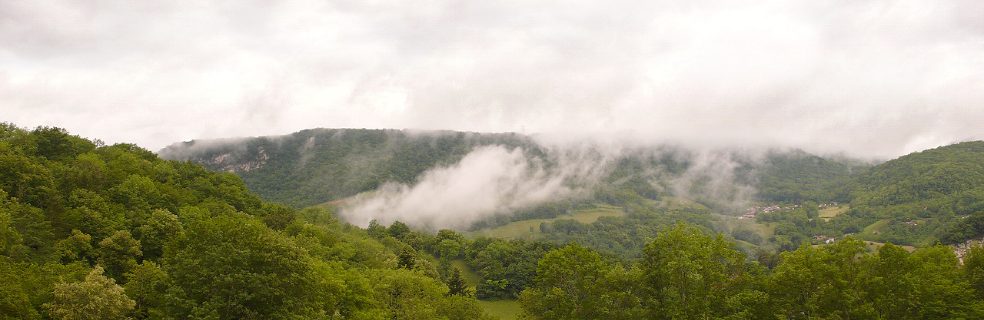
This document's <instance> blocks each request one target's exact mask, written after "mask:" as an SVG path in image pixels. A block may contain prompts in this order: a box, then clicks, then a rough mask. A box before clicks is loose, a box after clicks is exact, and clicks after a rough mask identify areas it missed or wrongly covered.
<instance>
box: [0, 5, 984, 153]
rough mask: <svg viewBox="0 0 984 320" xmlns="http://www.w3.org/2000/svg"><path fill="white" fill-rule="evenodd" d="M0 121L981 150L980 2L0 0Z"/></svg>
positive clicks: (127, 138) (114, 131) (90, 129)
mask: <svg viewBox="0 0 984 320" xmlns="http://www.w3.org/2000/svg"><path fill="white" fill-rule="evenodd" d="M0 121H7V122H12V123H14V124H16V125H19V126H21V127H34V126H38V125H46V126H58V127H63V128H66V129H68V130H69V131H70V132H72V133H73V134H78V135H81V136H84V137H89V138H99V139H102V140H104V141H106V142H107V143H116V142H132V143H136V144H138V145H140V146H142V147H144V148H147V149H150V150H152V151H156V150H158V149H160V148H162V147H164V146H166V145H169V144H171V143H173V142H177V141H185V140H191V139H200V138H221V137H237V136H259V135H271V134H286V133H290V132H294V131H298V130H302V129H307V128H316V127H332V128H338V127H343V128H397V129H402V128H414V129H450V130H462V131H479V132H509V131H514V132H525V133H550V134H554V135H555V136H564V137H570V138H576V139H580V138H583V137H584V136H586V135H602V136H611V135H618V136H624V137H632V138H634V139H644V140H645V141H652V142H666V141H669V142H678V143H685V144H699V145H711V146H780V147H799V148H803V149H805V150H807V151H811V152H816V153H836V152H844V153H846V154H847V155H852V156H861V157H881V158H891V157H896V156H899V155H902V154H905V153H909V152H912V151H918V150H923V149H926V148H932V147H935V146H939V145H945V144H949V143H952V142H958V141H964V140H971V139H975V140H976V139H981V138H984V1H980V0H971V1H939V0H932V1H898V2H895V1H857V0H850V1H751V2H740V1H694V0H686V1H631V2H619V1H529V0H522V1H435V2H429V1H416V0H415V1H404V0H399V1H214V2H209V1H46V0H40V1H0Z"/></svg>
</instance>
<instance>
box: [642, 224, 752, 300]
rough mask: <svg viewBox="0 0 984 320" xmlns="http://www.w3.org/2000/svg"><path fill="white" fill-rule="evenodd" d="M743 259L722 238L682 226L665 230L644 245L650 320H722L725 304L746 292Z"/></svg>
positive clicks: (743, 257)
mask: <svg viewBox="0 0 984 320" xmlns="http://www.w3.org/2000/svg"><path fill="white" fill-rule="evenodd" d="M744 260H745V255H744V254H743V253H741V252H739V251H737V250H735V249H734V244H733V243H730V242H728V241H727V240H725V239H724V236H722V235H720V234H718V235H717V236H715V237H709V236H705V235H704V234H703V233H702V232H701V231H700V230H698V229H696V228H694V227H689V226H686V225H684V224H682V223H680V224H677V225H676V226H675V227H670V228H667V229H664V230H663V231H662V232H660V234H659V235H658V236H657V237H656V238H655V239H653V241H652V242H649V243H648V244H646V247H645V249H644V250H643V254H642V261H640V264H639V267H640V268H641V269H642V272H643V281H644V284H645V286H646V289H645V290H646V291H647V293H648V297H649V298H650V299H651V300H650V301H648V305H649V308H650V317H653V318H665V319H696V318H712V317H723V316H725V315H727V314H731V313H734V312H735V310H728V308H727V306H728V305H729V304H728V303H727V302H728V301H727V299H728V298H729V297H731V296H733V295H735V294H738V293H740V292H742V291H743V290H744V288H742V287H741V286H740V284H742V281H740V279H741V278H743V277H744V274H743V271H744Z"/></svg>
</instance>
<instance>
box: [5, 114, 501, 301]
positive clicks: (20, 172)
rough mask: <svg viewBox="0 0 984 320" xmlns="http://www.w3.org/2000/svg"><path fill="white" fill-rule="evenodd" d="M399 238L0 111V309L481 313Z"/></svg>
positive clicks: (230, 178) (225, 177)
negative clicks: (18, 121) (4, 119)
mask: <svg viewBox="0 0 984 320" xmlns="http://www.w3.org/2000/svg"><path fill="white" fill-rule="evenodd" d="M421 239H422V241H420V242H419V243H422V244H429V243H431V242H433V241H432V239H434V238H433V237H426V236H425V237H421ZM405 247H408V245H406V244H403V243H400V242H395V241H389V242H385V243H384V242H383V241H380V240H377V239H376V238H373V237H370V236H369V235H368V234H367V233H366V231H365V230H362V229H359V228H358V227H355V226H352V225H349V224H347V223H343V222H340V221H338V220H337V219H336V218H334V217H333V216H332V215H331V214H330V213H328V212H326V211H325V210H323V209H320V208H309V209H307V210H304V211H297V210H294V209H292V208H290V207H287V206H284V205H281V204H276V203H270V202H263V201H261V200H260V199H259V198H258V197H257V196H256V195H254V194H251V193H250V192H249V191H247V189H246V187H245V185H244V184H243V182H242V180H240V179H239V178H238V177H236V176H235V175H234V174H232V173H218V172H213V171H209V170H207V169H205V168H203V167H202V166H200V165H198V164H194V163H191V162H179V161H165V160H162V159H160V158H158V157H157V156H156V155H154V154H153V153H151V152H149V151H147V150H144V149H141V148H138V147H136V146H134V145H129V144H117V145H112V146H106V145H102V144H101V143H100V142H98V141H91V140H87V139H84V138H80V137H77V136H73V135H70V134H68V133H67V132H65V131H64V130H61V129H58V128H46V127H39V128H37V129H34V130H30V131H29V130H24V129H20V128H17V127H15V126H13V125H10V124H6V123H4V124H0V279H2V280H0V319H131V318H136V319H328V318H331V319H387V318H414V319H472V318H475V319H483V318H487V316H485V315H484V312H483V311H482V309H481V307H480V306H479V305H478V303H477V301H476V300H475V298H474V296H473V295H472V294H469V292H468V291H467V290H464V289H462V288H463V287H462V286H461V284H460V283H459V284H455V285H453V287H454V288H456V289H455V290H456V291H451V289H450V288H449V286H448V285H446V284H445V281H447V277H446V276H444V275H445V274H447V273H448V272H444V273H440V274H439V273H438V272H436V271H434V268H433V266H432V265H430V264H429V263H426V261H425V260H423V259H422V257H421V256H420V255H418V254H416V253H413V254H411V255H409V256H408V258H407V259H405V260H408V261H409V264H405V265H398V264H397V263H396V260H397V259H396V253H397V252H400V250H401V248H405Z"/></svg>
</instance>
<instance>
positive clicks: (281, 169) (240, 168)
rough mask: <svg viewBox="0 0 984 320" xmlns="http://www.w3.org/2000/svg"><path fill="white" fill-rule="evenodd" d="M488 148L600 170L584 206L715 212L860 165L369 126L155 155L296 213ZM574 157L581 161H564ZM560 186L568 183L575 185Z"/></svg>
mask: <svg viewBox="0 0 984 320" xmlns="http://www.w3.org/2000/svg"><path fill="white" fill-rule="evenodd" d="M493 145H495V146H503V147H505V148H507V149H510V150H512V149H519V150H522V152H523V153H524V154H525V155H526V158H527V160H528V161H531V162H537V163H539V164H541V165H542V166H543V167H544V168H547V169H550V168H555V169H556V167H559V166H565V165H571V164H570V162H578V163H576V164H575V165H579V166H580V167H577V168H572V169H571V170H582V171H590V170H595V171H599V172H601V177H597V179H596V180H597V181H594V182H595V183H594V184H592V185H590V186H581V187H589V188H590V189H591V190H594V191H592V194H590V195H588V196H589V199H587V200H588V201H597V202H602V203H607V204H612V205H618V206H622V205H625V204H626V203H640V201H643V200H645V199H650V200H659V199H660V198H661V197H664V196H682V197H685V198H689V199H693V200H696V201H698V202H700V203H702V204H704V205H707V206H708V207H711V208H713V209H715V210H716V211H718V212H723V213H737V212H738V211H740V210H742V209H743V207H744V206H747V205H748V204H749V203H750V202H768V203H780V202H781V203H801V202H803V201H815V202H828V201H838V200H840V201H845V200H846V199H847V195H848V191H849V190H845V189H843V186H845V185H847V181H848V180H849V179H850V177H852V176H853V175H855V174H857V173H858V172H861V171H863V170H864V169H865V168H867V167H870V165H867V164H865V163H863V162H861V161H857V160H851V159H834V158H824V157H820V156H816V155H811V154H808V153H805V152H803V151H799V150H773V151H769V152H758V153H752V152H742V151H737V150H714V151H694V150H689V149H686V148H684V147H678V146H599V145H592V144H589V143H585V144H584V145H582V146H573V147H572V146H560V147H558V146H548V145H544V144H542V143H540V142H538V141H537V140H536V139H534V138H533V137H530V136H525V135H520V134H515V133H503V134H487V133H470V132H451V131H432V132H419V131H407V130H371V129H311V130H304V131H300V132H296V133H293V134H290V135H284V136H269V137H256V138H238V139H225V140H194V141H188V142H180V143H175V144H173V145H171V146H169V147H167V148H165V149H163V150H161V151H160V152H158V154H159V155H160V156H161V157H162V158H164V159H178V160H186V159H187V160H191V161H193V162H196V163H200V164H202V165H204V166H205V167H206V168H209V169H211V170H215V171H226V172H234V173H235V174H237V175H239V176H240V177H241V178H242V179H243V181H244V182H245V183H246V186H247V187H248V188H249V189H250V190H251V191H253V192H255V193H257V194H258V195H259V196H260V197H261V198H262V199H264V200H267V201H275V202H282V203H285V204H289V205H291V206H294V207H296V208H302V207H305V206H311V205H317V204H321V203H326V202H330V201H338V200H341V199H345V198H348V197H351V196H354V195H357V194H359V193H362V192H367V191H372V190H375V189H376V188H377V187H379V186H380V185H382V184H383V183H386V182H396V183H402V184H407V185H413V184H414V183H416V182H417V180H418V179H419V177H420V176H421V175H422V174H423V173H425V172H427V171H428V170H431V169H434V168H439V167H447V166H451V165H454V164H456V163H457V162H458V161H460V160H461V159H462V158H463V157H465V156H466V155H467V154H469V153H470V152H472V151H473V150H475V149H476V148H478V147H483V146H493ZM585 150H588V151H585ZM578 152H580V153H583V154H587V155H583V154H578V155H575V156H571V155H570V154H571V153H578ZM595 158H597V159H595ZM571 159H575V160H571ZM584 159H589V160H591V159H594V160H593V162H592V161H586V160H584ZM567 180H571V181H567V182H568V183H569V184H572V185H575V184H577V183H584V182H585V181H583V180H579V181H573V180H575V179H567ZM581 200H584V198H583V196H582V198H581ZM530 210H535V208H530ZM561 210H562V209H561ZM553 211H557V210H553ZM527 216H529V217H533V216H535V215H527ZM540 217H543V216H542V215H541V216H540ZM547 217H552V216H547Z"/></svg>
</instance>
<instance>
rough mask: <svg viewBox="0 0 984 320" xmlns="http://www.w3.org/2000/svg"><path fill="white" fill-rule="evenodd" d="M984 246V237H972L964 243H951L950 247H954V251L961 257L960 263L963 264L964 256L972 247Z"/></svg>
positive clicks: (958, 257)
mask: <svg viewBox="0 0 984 320" xmlns="http://www.w3.org/2000/svg"><path fill="white" fill-rule="evenodd" d="M982 246H984V238H979V239H970V240H967V241H964V242H963V243H958V244H955V245H951V246H950V247H952V248H953V253H956V254H957V259H960V264H963V258H964V256H966V255H967V252H969V251H970V249H973V248H979V247H982Z"/></svg>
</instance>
